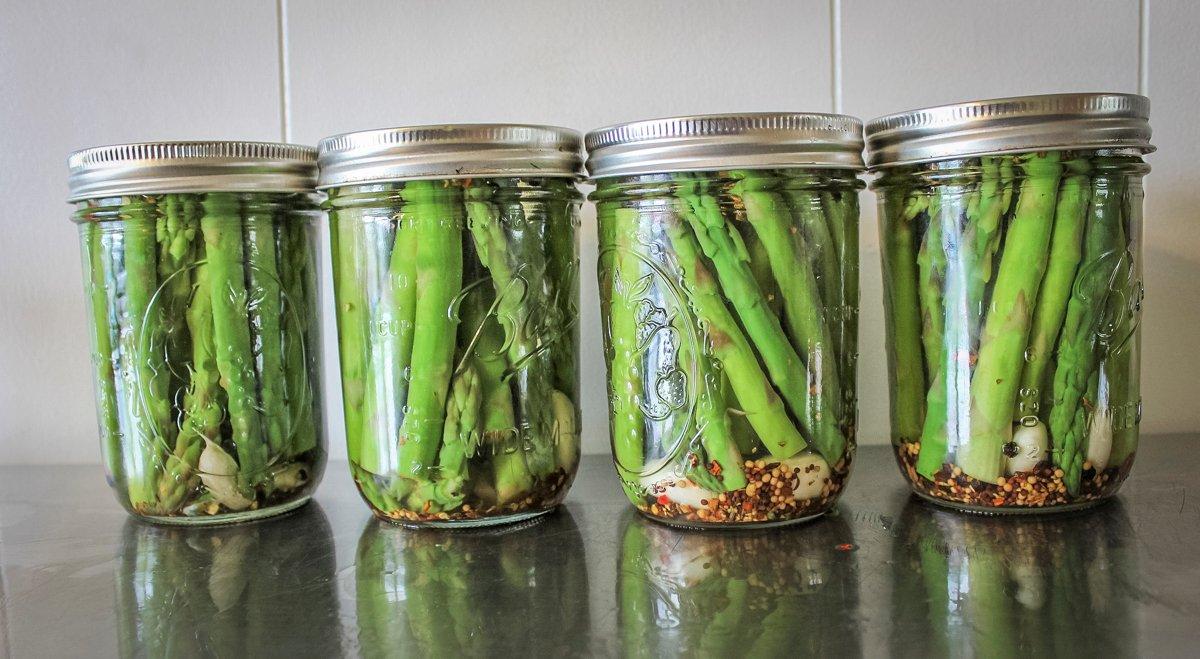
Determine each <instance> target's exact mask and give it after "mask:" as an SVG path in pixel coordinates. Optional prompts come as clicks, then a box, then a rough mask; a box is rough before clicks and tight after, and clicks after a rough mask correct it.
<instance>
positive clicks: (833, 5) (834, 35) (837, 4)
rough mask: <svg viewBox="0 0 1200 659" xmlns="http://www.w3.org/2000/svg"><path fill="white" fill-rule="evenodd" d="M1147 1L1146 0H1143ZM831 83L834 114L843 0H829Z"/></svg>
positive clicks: (837, 106) (839, 80) (838, 109)
mask: <svg viewBox="0 0 1200 659" xmlns="http://www.w3.org/2000/svg"><path fill="white" fill-rule="evenodd" d="M1143 1H1145V0H1143ZM829 66H830V75H829V85H830V92H831V93H830V96H831V97H832V98H831V101H832V103H833V112H834V114H841V112H842V0H829Z"/></svg>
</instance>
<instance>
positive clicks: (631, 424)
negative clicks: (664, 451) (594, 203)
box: [600, 208, 645, 503]
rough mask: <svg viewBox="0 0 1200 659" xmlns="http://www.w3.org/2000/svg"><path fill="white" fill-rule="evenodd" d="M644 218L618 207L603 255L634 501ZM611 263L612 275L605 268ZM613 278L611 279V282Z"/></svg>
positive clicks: (612, 363) (623, 456)
mask: <svg viewBox="0 0 1200 659" xmlns="http://www.w3.org/2000/svg"><path fill="white" fill-rule="evenodd" d="M640 222H641V217H640V215H639V213H638V211H637V209H635V208H616V209H614V210H613V211H612V217H611V218H607V221H606V222H604V223H603V225H604V228H603V230H604V231H605V232H606V233H608V234H609V238H611V240H605V241H603V243H602V244H605V245H612V246H613V247H612V249H610V250H606V251H605V253H604V254H602V255H601V262H600V263H601V271H602V272H601V276H600V280H601V282H605V284H606V285H609V286H611V289H610V290H609V291H608V294H607V295H604V296H603V297H604V299H605V301H606V302H607V303H608V305H607V307H606V308H605V309H604V311H605V312H606V314H607V316H608V317H607V323H605V326H606V327H607V329H608V344H609V349H610V350H611V351H612V354H611V356H610V357H609V359H608V382H609V400H610V401H611V406H612V417H611V418H612V441H613V456H614V457H615V458H616V460H615V461H616V464H617V470H618V471H619V472H620V474H621V481H622V483H623V485H624V486H625V491H626V494H628V495H629V498H630V500H631V501H633V502H634V503H637V502H639V500H640V494H639V491H638V489H637V485H635V484H636V483H637V481H638V478H639V477H640V476H641V472H642V467H643V466H644V460H645V458H644V453H643V451H644V441H645V440H644V437H643V432H644V416H643V413H642V398H643V386H644V385H643V381H642V375H643V374H642V359H641V348H640V346H639V344H638V322H637V313H638V298H637V290H638V289H639V287H640V286H642V280H643V276H642V263H641V259H640V258H639V256H638V254H637V252H636V251H635V250H636V248H635V247H634V245H633V244H632V242H631V239H630V237H631V236H632V235H633V234H634V233H635V231H636V229H637V227H638V225H639V223H640ZM605 268H611V271H610V272H609V273H608V276H605V273H604V272H603V271H604V269H605ZM610 282H611V283H610Z"/></svg>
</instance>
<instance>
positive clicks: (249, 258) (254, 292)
mask: <svg viewBox="0 0 1200 659" xmlns="http://www.w3.org/2000/svg"><path fill="white" fill-rule="evenodd" d="M273 205H274V204H273V202H272V201H270V200H269V199H267V198H264V196H263V195H246V196H245V198H244V199H243V201H242V231H243V233H244V236H245V250H246V273H247V275H248V278H249V281H248V284H249V288H248V291H247V292H248V293H249V302H248V304H247V311H249V313H250V316H249V320H250V329H251V334H252V339H251V341H252V343H251V345H253V346H254V348H255V355H256V357H257V358H256V359H255V362H254V371H255V375H256V376H257V377H258V387H259V395H260V397H261V399H262V401H261V402H262V405H261V409H260V411H261V412H262V424H263V429H264V430H265V431H266V437H265V438H264V439H265V440H266V442H267V446H268V448H269V450H270V454H271V455H273V456H280V455H283V454H284V453H285V452H286V449H287V446H286V442H287V439H288V438H287V434H286V433H287V411H286V408H285V407H284V392H285V388H286V381H287V371H286V369H285V365H284V362H283V330H282V328H281V321H282V319H283V293H282V290H281V288H280V267H279V257H278V255H277V252H276V250H277V246H276V235H275V228H276V217H275V213H274V209H273V208H272V206H273Z"/></svg>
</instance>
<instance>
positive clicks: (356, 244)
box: [329, 206, 380, 473]
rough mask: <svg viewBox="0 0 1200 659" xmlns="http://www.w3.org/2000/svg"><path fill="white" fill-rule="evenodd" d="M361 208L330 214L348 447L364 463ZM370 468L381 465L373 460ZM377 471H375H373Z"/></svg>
mask: <svg viewBox="0 0 1200 659" xmlns="http://www.w3.org/2000/svg"><path fill="white" fill-rule="evenodd" d="M362 215H363V214H362V212H361V211H359V210H358V209H352V208H338V207H337V206H334V209H333V212H332V213H331V214H330V219H331V221H332V226H331V227H330V232H329V235H330V243H331V247H332V253H333V268H334V271H335V272H336V276H335V277H334V278H333V281H334V295H335V297H336V298H337V305H338V314H337V323H338V355H339V357H340V361H341V366H342V401H343V406H344V407H345V415H346V451H347V454H348V457H349V458H350V462H352V463H354V464H355V465H358V466H359V467H360V468H364V469H366V467H363V450H364V448H365V446H364V445H365V444H366V443H367V442H366V441H365V438H364V435H363V417H362V409H363V406H364V400H365V397H366V388H367V384H366V378H367V359H368V353H369V351H370V348H369V346H370V344H369V343H368V340H369V333H368V332H369V330H368V323H369V320H368V314H369V312H370V305H369V303H368V302H367V289H366V274H365V272H364V267H363V260H362V259H361V258H360V256H361V254H362V251H363V247H364V246H363V245H362V244H360V243H361V242H362V241H365V237H360V234H361V233H362V232H363V231H364V222H363V217H362ZM369 468H370V469H379V468H380V465H378V464H371V465H369ZM370 473H375V472H373V471H372V472H370Z"/></svg>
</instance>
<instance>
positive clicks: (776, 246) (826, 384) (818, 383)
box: [733, 178, 842, 464]
mask: <svg viewBox="0 0 1200 659" xmlns="http://www.w3.org/2000/svg"><path fill="white" fill-rule="evenodd" d="M755 187H760V186H755V185H754V181H753V179H752V178H750V179H747V178H743V179H742V182H741V183H740V184H739V186H738V187H735V188H734V191H733V193H734V194H739V195H740V196H741V199H742V203H743V204H744V205H745V207H746V219H747V221H749V222H750V224H751V225H753V226H754V230H755V232H757V234H758V237H759V239H760V242H761V243H762V245H763V250H764V251H765V252H766V254H765V256H766V261H767V262H768V264H769V267H770V272H771V274H772V276H773V279H774V281H775V282H778V290H779V291H780V293H781V295H782V297H783V307H784V308H783V311H784V318H785V319H786V320H787V331H788V337H789V338H790V339H791V341H792V345H793V346H795V347H796V348H797V349H798V350H800V351H801V352H802V353H803V355H804V363H805V367H806V372H807V374H808V390H809V392H810V393H809V395H808V396H807V398H808V404H807V405H806V412H805V415H804V418H805V419H806V420H808V424H813V421H812V419H815V418H817V417H818V416H820V415H828V416H829V417H831V418H832V419H835V422H836V419H838V418H839V417H840V411H841V403H842V394H841V384H840V382H839V378H840V374H839V373H838V355H837V352H836V350H835V347H834V341H833V338H832V334H831V331H830V323H829V322H828V320H829V315H828V309H827V310H826V313H820V312H819V311H818V310H819V309H821V297H820V295H821V294H820V290H819V289H818V287H817V281H816V277H815V276H814V275H813V272H812V270H811V268H810V267H809V263H808V257H807V251H808V246H807V244H806V243H805V242H804V237H803V235H802V234H801V233H800V232H799V231H795V227H794V226H793V225H792V222H791V215H790V213H789V212H788V209H787V206H786V205H785V204H784V202H783V199H782V198H781V197H780V196H779V195H778V194H776V193H773V192H769V191H766V190H756V189H754V188H755ZM810 427H811V425H810ZM835 462H836V460H835ZM830 464H834V463H830Z"/></svg>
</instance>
